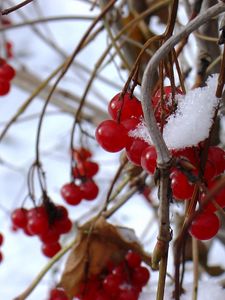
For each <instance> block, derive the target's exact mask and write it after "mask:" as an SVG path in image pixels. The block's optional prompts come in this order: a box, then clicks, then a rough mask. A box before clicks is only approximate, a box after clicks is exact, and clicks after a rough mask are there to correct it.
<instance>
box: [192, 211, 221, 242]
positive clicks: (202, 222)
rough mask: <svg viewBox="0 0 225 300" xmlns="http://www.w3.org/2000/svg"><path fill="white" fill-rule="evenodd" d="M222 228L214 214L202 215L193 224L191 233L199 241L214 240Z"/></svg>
mask: <svg viewBox="0 0 225 300" xmlns="http://www.w3.org/2000/svg"><path fill="white" fill-rule="evenodd" d="M219 228H220V221H219V218H218V217H217V215H215V214H213V213H207V212H204V213H201V214H200V215H198V216H197V217H196V218H195V219H194V220H193V222H192V224H191V226H190V228H189V233H190V234H191V235H192V236H194V237H195V238H196V239H198V240H209V239H211V238H213V237H214V236H215V235H216V234H217V232H218V230H219Z"/></svg>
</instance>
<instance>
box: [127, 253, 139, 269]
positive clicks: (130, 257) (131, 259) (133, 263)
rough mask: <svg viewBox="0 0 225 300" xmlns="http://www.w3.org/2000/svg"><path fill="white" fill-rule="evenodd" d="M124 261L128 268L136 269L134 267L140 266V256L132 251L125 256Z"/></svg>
mask: <svg viewBox="0 0 225 300" xmlns="http://www.w3.org/2000/svg"><path fill="white" fill-rule="evenodd" d="M125 259H126V261H127V264H128V266H129V267H130V268H136V267H138V266H140V264H141V257H140V255H139V254H138V253H136V252H133V251H128V252H127V254H126V256H125Z"/></svg>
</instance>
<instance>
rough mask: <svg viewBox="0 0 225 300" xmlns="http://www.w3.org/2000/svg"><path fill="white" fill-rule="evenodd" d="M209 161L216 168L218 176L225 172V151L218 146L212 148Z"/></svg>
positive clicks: (210, 148)
mask: <svg viewBox="0 0 225 300" xmlns="http://www.w3.org/2000/svg"><path fill="white" fill-rule="evenodd" d="M208 161H209V162H210V163H211V164H213V166H214V167H215V168H216V175H219V174H221V173H223V172H224V170H225V151H224V150H223V149H221V148H219V147H216V146H210V147H209V152H208Z"/></svg>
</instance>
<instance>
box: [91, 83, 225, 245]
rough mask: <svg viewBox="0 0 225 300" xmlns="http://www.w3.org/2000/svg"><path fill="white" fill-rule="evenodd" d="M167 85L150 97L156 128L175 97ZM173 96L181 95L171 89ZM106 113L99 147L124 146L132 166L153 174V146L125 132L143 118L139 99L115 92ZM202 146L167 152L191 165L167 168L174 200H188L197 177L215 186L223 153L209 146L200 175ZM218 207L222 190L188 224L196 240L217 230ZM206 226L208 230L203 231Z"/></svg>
mask: <svg viewBox="0 0 225 300" xmlns="http://www.w3.org/2000/svg"><path fill="white" fill-rule="evenodd" d="M172 92H173V90H172V88H171V87H170V86H167V87H164V95H163V97H161V90H158V91H156V93H155V94H154V95H153V97H152V105H153V108H154V114H155V117H156V121H157V123H158V125H159V127H161V128H162V127H163V126H164V124H165V122H166V119H167V118H168V117H169V115H170V114H171V113H173V112H174V111H175V109H176V99H175V97H173V95H172ZM174 94H175V95H174V96H176V95H179V94H182V92H181V90H179V89H178V88H175V90H174ZM108 112H109V114H110V116H111V117H112V120H105V121H103V122H102V123H101V124H100V125H99V126H98V127H97V129H96V140H97V141H98V143H99V144H100V145H101V146H102V148H103V149H105V150H106V151H109V152H117V151H120V150H122V149H124V148H125V150H126V155H127V158H128V159H129V160H130V161H131V162H132V163H133V164H135V165H138V166H141V167H142V168H143V169H144V170H145V171H147V172H148V173H150V174H154V172H155V170H156V160H157V153H156V150H155V147H154V146H153V145H149V144H148V143H146V142H145V141H144V140H142V139H140V138H136V137H135V138H134V137H131V136H130V135H129V132H130V131H131V130H134V129H135V128H136V127H137V126H138V124H139V123H140V121H141V118H142V117H143V112H142V109H141V104H140V101H139V100H138V99H137V98H135V97H134V96H131V94H129V93H125V94H124V96H121V94H117V95H116V96H115V97H114V98H113V99H112V100H111V101H110V103H109V105H108ZM202 151H203V148H202V146H201V144H200V145H198V146H196V147H192V148H185V149H182V150H177V151H172V152H171V154H172V155H173V156H174V157H176V158H178V159H179V160H182V161H183V163H184V162H185V161H186V163H188V164H189V165H191V166H192V171H187V170H186V171H185V169H183V170H182V168H173V169H172V170H171V174H170V179H171V189H172V194H173V198H174V199H175V200H177V201H183V200H188V199H191V197H192V195H193V193H194V189H195V183H196V180H200V181H201V182H202V183H203V185H205V186H206V188H208V189H209V190H210V189H211V188H213V186H215V184H216V181H217V179H218V177H219V176H220V175H221V174H222V173H223V172H224V170H225V152H224V151H223V150H222V149H221V148H219V147H216V146H212V147H209V151H208V158H207V161H206V164H205V167H204V173H203V174H201V173H202V172H201V159H200V158H201V154H202ZM204 197H205V194H204V193H203V192H202V191H200V198H199V202H201V201H203V200H204ZM218 207H221V208H225V189H223V190H222V191H221V192H219V193H218V194H217V196H216V197H215V199H214V202H210V203H209V204H208V205H207V207H206V208H205V210H204V212H203V213H201V214H200V215H199V216H198V217H197V218H196V219H195V220H194V222H193V223H192V226H191V227H190V233H191V234H192V235H193V236H195V237H196V238H198V239H202V240H205V239H210V238H212V237H213V236H214V235H215V234H216V233H217V232H218V230H219V227H220V222H219V219H218V217H217V216H216V215H215V212H216V210H217V209H218ZM209 224H211V225H210V228H211V230H205V229H206V228H207V226H208V225H209Z"/></svg>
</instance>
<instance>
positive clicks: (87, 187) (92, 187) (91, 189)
mask: <svg viewBox="0 0 225 300" xmlns="http://www.w3.org/2000/svg"><path fill="white" fill-rule="evenodd" d="M80 189H81V191H82V193H83V197H84V199H86V200H94V199H95V198H96V197H97V196H98V192H99V189H98V186H97V185H96V183H95V182H94V181H93V180H87V181H85V182H83V183H82V184H81V185H80Z"/></svg>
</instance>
